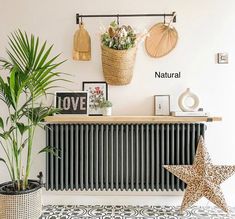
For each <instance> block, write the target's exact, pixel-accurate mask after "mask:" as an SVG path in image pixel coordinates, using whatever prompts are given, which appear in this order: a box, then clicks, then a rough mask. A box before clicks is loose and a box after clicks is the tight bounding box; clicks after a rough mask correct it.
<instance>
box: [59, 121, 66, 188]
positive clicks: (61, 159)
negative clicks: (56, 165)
mask: <svg viewBox="0 0 235 219" xmlns="http://www.w3.org/2000/svg"><path fill="white" fill-rule="evenodd" d="M59 126H60V155H61V156H60V190H63V189H64V159H65V158H64V152H65V151H64V137H65V136H64V135H65V133H64V125H59Z"/></svg>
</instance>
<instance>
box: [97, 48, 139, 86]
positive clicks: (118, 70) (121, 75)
mask: <svg viewBox="0 0 235 219" xmlns="http://www.w3.org/2000/svg"><path fill="white" fill-rule="evenodd" d="M101 49H102V67H103V73H104V78H105V81H106V82H107V83H108V84H110V85H126V84H129V83H130V82H131V79H132V76H133V69H134V65H135V58H136V51H137V46H135V47H133V48H131V49H128V50H115V49H110V48H108V47H106V46H101Z"/></svg>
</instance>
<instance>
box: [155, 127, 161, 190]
mask: <svg viewBox="0 0 235 219" xmlns="http://www.w3.org/2000/svg"><path fill="white" fill-rule="evenodd" d="M159 126H160V125H159V124H157V125H156V135H155V139H156V190H157V191H158V190H159V188H160V133H159Z"/></svg>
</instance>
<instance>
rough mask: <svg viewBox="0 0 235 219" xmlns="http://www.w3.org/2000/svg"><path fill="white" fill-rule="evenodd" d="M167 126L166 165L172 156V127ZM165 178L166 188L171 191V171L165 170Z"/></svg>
mask: <svg viewBox="0 0 235 219" xmlns="http://www.w3.org/2000/svg"><path fill="white" fill-rule="evenodd" d="M165 127H166V139H165V146H166V151H165V158H166V160H165V162H164V165H168V164H169V157H170V142H169V141H170V127H169V125H168V124H166V125H165ZM164 171H165V175H166V177H165V179H166V182H165V184H166V190H167V191H169V188H170V186H169V184H170V177H169V171H167V170H165V169H164Z"/></svg>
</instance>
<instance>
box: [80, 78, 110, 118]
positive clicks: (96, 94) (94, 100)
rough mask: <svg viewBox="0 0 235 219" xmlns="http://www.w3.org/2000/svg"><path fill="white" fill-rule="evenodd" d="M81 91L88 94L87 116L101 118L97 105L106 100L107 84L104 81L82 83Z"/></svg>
mask: <svg viewBox="0 0 235 219" xmlns="http://www.w3.org/2000/svg"><path fill="white" fill-rule="evenodd" d="M82 89H83V91H87V92H88V94H89V115H90V116H102V115H103V113H102V109H101V108H100V107H99V103H100V101H101V100H108V84H107V83H106V82H105V81H83V83H82Z"/></svg>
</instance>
